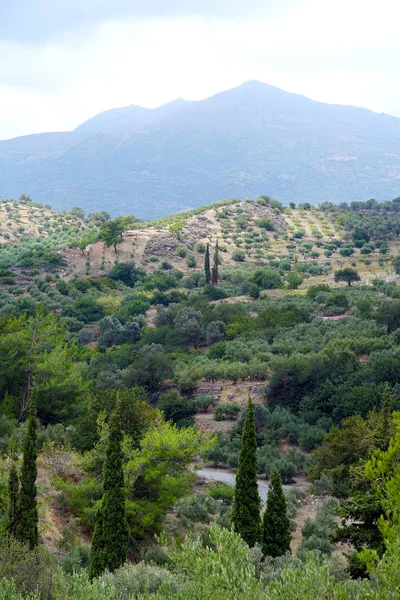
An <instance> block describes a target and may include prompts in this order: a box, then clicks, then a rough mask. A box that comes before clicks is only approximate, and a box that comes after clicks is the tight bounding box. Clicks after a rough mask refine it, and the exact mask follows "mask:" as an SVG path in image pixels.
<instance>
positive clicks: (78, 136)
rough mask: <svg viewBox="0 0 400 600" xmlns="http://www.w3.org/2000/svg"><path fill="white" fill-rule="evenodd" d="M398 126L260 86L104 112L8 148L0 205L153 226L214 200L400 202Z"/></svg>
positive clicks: (0, 173)
mask: <svg viewBox="0 0 400 600" xmlns="http://www.w3.org/2000/svg"><path fill="white" fill-rule="evenodd" d="M399 147H400V119H396V118H395V117H391V116H388V115H384V114H376V113H373V112H372V111H369V110H366V109H362V108H355V107H351V106H337V105H329V104H323V103H321V102H315V101H313V100H310V99H308V98H305V97H303V96H299V95H296V94H290V93H288V92H285V91H283V90H280V89H278V88H276V87H272V86H270V85H267V84H264V83H259V82H257V81H250V82H247V83H245V84H243V85H241V86H240V87H238V88H235V89H232V90H228V91H226V92H222V93H220V94H217V95H216V96H213V97H211V98H207V99H206V100H202V101H200V102H187V101H184V100H175V101H173V102H171V103H169V104H166V105H164V106H161V107H159V108H157V109H145V108H142V107H139V106H129V107H125V108H119V109H113V110H109V111H105V112H103V113H100V114H99V115H97V116H95V117H93V118H92V119H90V120H89V121H86V122H85V123H83V124H82V125H80V126H79V127H78V128H77V129H76V130H75V131H72V132H61V133H43V134H37V135H31V136H24V137H19V138H15V139H12V140H4V141H0V198H1V197H17V196H19V194H20V193H21V192H24V193H29V194H30V195H31V196H32V197H33V198H34V199H35V200H37V201H40V202H46V203H50V204H51V205H52V206H53V207H55V208H58V209H63V208H65V209H69V208H71V207H72V206H74V205H79V206H82V207H83V208H84V209H85V210H87V211H99V210H107V211H109V212H110V213H111V214H112V215H118V214H121V215H122V214H129V213H133V214H135V215H136V216H137V217H140V218H144V219H149V218H156V217H160V216H164V215H167V214H170V213H172V212H175V211H179V210H183V209H188V208H192V207H195V206H198V205H202V204H207V203H210V202H212V201H214V200H215V199H216V198H221V199H222V198H231V197H238V198H244V197H257V196H259V195H261V194H269V195H271V196H275V197H276V198H278V199H279V200H281V201H283V202H285V203H288V202H290V201H292V200H293V201H295V202H311V203H314V204H316V203H319V202H324V201H332V202H341V201H353V200H366V199H368V198H371V197H374V198H376V199H377V200H387V199H391V198H394V197H396V196H398V195H399V193H400V151H399Z"/></svg>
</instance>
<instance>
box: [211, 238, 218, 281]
mask: <svg viewBox="0 0 400 600" xmlns="http://www.w3.org/2000/svg"><path fill="white" fill-rule="evenodd" d="M218 265H219V246H218V240H217V243H216V244H215V251H214V260H213V267H212V270H211V283H212V285H218Z"/></svg>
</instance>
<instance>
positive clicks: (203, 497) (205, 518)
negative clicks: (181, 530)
mask: <svg viewBox="0 0 400 600" xmlns="http://www.w3.org/2000/svg"><path fill="white" fill-rule="evenodd" d="M218 511H219V504H218V502H217V501H216V500H215V499H214V498H212V497H211V496H209V495H208V494H206V493H205V492H199V493H198V494H197V495H196V496H192V497H191V498H188V499H186V500H184V501H183V502H182V504H181V505H180V507H179V509H178V519H179V520H180V521H181V523H182V524H183V525H185V526H186V527H191V526H193V523H210V521H211V519H212V518H213V516H214V515H215V514H216V513H217V512H218Z"/></svg>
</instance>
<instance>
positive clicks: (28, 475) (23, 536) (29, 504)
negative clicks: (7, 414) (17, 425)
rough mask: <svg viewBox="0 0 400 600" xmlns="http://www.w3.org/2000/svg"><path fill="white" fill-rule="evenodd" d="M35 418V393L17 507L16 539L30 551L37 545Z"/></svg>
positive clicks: (29, 414) (25, 442)
mask: <svg viewBox="0 0 400 600" xmlns="http://www.w3.org/2000/svg"><path fill="white" fill-rule="evenodd" d="M36 430H37V417H36V401H35V393H34V392H32V394H31V397H30V400H29V410H28V422H27V429H26V434H25V439H24V447H23V458H22V467H21V489H20V492H19V498H18V505H17V514H18V518H17V524H16V528H15V535H16V537H17V538H18V539H19V540H20V541H21V542H23V543H25V544H27V545H28V546H29V547H30V548H31V550H32V549H33V548H35V546H37V544H38V537H39V536H38V510H37V500H36V494H37V489H36V478H37V465H36V458H37V451H36V437H37V432H36Z"/></svg>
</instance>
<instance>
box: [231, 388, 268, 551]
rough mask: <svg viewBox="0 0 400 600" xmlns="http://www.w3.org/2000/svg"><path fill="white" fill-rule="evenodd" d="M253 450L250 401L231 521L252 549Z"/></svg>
mask: <svg viewBox="0 0 400 600" xmlns="http://www.w3.org/2000/svg"><path fill="white" fill-rule="evenodd" d="M256 450H257V441H256V426H255V423H254V406H253V403H252V401H251V399H250V398H249V402H248V405H247V416H246V420H245V422H244V426H243V433H242V445H241V449H240V454H239V465H238V470H237V472H236V485H235V496H234V501H233V506H232V515H231V521H232V524H233V527H234V529H235V531H237V532H238V533H240V535H241V536H242V538H243V539H244V540H245V542H247V544H248V545H249V546H250V547H252V546H254V544H256V543H257V542H259V541H260V539H261V518H260V496H259V493H258V484H257V456H256Z"/></svg>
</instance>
